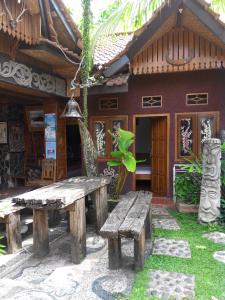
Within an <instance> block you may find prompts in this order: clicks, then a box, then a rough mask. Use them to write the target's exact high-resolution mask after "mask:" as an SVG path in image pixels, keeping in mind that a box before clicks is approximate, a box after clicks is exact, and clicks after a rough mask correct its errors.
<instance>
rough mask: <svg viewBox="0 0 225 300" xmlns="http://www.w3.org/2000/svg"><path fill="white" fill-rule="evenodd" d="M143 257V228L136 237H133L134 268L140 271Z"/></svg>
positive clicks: (142, 265)
mask: <svg viewBox="0 0 225 300" xmlns="http://www.w3.org/2000/svg"><path fill="white" fill-rule="evenodd" d="M144 257H145V228H143V229H142V232H141V234H140V235H139V237H138V239H136V238H135V239H134V268H135V270H136V271H141V270H142V269H143V267H144Z"/></svg>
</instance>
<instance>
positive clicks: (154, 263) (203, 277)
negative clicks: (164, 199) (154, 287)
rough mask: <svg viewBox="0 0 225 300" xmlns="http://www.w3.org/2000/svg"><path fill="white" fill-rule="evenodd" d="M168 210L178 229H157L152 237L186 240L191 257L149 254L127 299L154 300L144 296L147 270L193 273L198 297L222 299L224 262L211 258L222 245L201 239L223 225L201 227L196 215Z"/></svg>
mask: <svg viewBox="0 0 225 300" xmlns="http://www.w3.org/2000/svg"><path fill="white" fill-rule="evenodd" d="M170 212H171V214H172V215H173V216H174V217H175V218H176V219H177V222H178V224H179V225H180V227H181V230H179V231H174V230H161V229H160V230H158V229H157V230H155V231H154V237H165V238H174V239H182V240H187V241H188V242H189V244H190V247H191V253H192V258H191V259H185V258H183V259H182V258H177V257H169V256H150V257H149V258H148V259H147V260H146V262H145V267H144V270H143V271H142V272H139V273H138V274H137V275H136V279H135V283H134V287H133V290H132V293H131V295H130V296H129V300H142V299H156V298H148V297H146V289H147V285H148V282H149V278H148V274H149V270H150V269H160V270H165V271H171V272H181V273H186V274H192V275H195V283H196V289H195V293H196V299H197V300H211V299H212V297H213V296H214V297H215V298H217V299H218V300H225V264H223V263H220V262H218V261H216V260H215V259H214V258H213V253H214V252H215V251H219V250H225V245H218V244H215V243H213V242H212V241H209V240H207V239H205V238H202V235H203V234H204V233H206V232H211V231H218V230H219V231H223V232H225V227H222V226H219V225H211V226H203V225H200V224H198V223H197V216H196V215H194V214H181V213H176V212H174V211H170Z"/></svg>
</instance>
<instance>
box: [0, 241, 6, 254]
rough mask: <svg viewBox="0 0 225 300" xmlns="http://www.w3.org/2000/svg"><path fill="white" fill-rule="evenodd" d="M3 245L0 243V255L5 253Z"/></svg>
mask: <svg viewBox="0 0 225 300" xmlns="http://www.w3.org/2000/svg"><path fill="white" fill-rule="evenodd" d="M2 239H3V237H2V236H0V240H2ZM4 249H5V246H4V245H2V244H0V255H2V254H5V250H4Z"/></svg>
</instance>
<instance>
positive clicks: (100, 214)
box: [94, 186, 108, 232]
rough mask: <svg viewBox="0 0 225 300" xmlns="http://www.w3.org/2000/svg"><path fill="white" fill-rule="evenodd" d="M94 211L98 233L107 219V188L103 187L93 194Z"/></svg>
mask: <svg viewBox="0 0 225 300" xmlns="http://www.w3.org/2000/svg"><path fill="white" fill-rule="evenodd" d="M94 195H95V197H94V199H95V209H96V230H97V232H99V231H100V229H101V228H102V226H103V225H104V223H105V221H106V219H107V217H108V202H107V186H103V187H101V188H100V189H98V190H97V191H95V193H94Z"/></svg>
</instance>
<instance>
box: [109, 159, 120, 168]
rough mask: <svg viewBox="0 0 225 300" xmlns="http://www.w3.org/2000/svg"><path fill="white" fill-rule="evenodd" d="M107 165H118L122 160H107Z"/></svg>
mask: <svg viewBox="0 0 225 300" xmlns="http://www.w3.org/2000/svg"><path fill="white" fill-rule="evenodd" d="M107 165H108V166H110V167H119V166H122V162H121V161H118V160H110V161H107Z"/></svg>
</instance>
